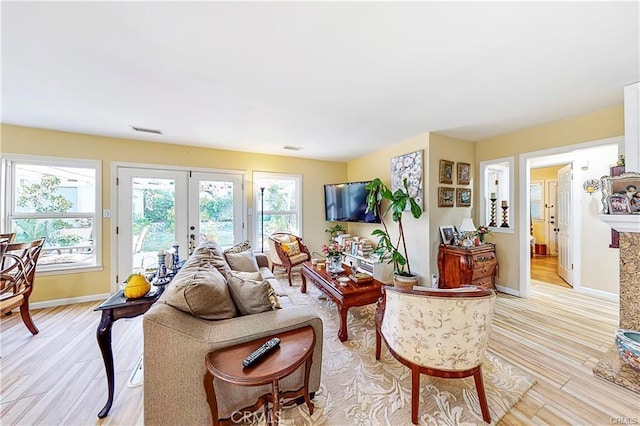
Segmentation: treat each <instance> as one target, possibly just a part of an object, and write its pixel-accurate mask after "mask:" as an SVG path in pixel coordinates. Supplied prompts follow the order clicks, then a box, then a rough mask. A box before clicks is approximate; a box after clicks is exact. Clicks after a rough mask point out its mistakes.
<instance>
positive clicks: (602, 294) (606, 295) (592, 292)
mask: <svg viewBox="0 0 640 426" xmlns="http://www.w3.org/2000/svg"><path fill="white" fill-rule="evenodd" d="M576 293H580V294H586V295H587V296H594V297H599V298H600V299H605V300H609V301H611V302H617V301H618V300H620V295H618V294H616V293H610V292H608V291H602V290H596V289H593V288H584V287H580V290H576Z"/></svg>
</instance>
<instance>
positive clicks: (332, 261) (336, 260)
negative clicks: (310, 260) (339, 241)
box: [329, 254, 342, 272]
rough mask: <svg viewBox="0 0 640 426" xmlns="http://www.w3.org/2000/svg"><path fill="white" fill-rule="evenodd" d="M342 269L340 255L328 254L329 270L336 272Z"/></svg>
mask: <svg viewBox="0 0 640 426" xmlns="http://www.w3.org/2000/svg"><path fill="white" fill-rule="evenodd" d="M341 269H342V255H339V254H334V255H331V256H329V271H331V272H338V271H340V270H341Z"/></svg>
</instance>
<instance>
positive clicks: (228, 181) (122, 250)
mask: <svg viewBox="0 0 640 426" xmlns="http://www.w3.org/2000/svg"><path fill="white" fill-rule="evenodd" d="M116 179H117V180H116V185H117V210H116V211H117V214H116V223H117V226H116V236H115V237H116V244H115V245H116V247H117V255H116V256H115V259H116V266H115V270H116V280H115V282H116V284H117V283H119V282H120V281H122V280H124V278H126V277H127V276H128V275H129V274H131V273H136V272H140V273H145V272H149V271H151V270H154V269H155V268H156V265H157V264H158V260H159V255H160V253H161V252H164V251H171V250H174V247H175V246H177V247H178V252H179V255H180V257H181V258H185V257H186V256H188V255H189V254H191V253H192V251H193V249H194V248H195V247H196V246H197V245H198V244H200V243H201V242H203V241H217V242H218V243H219V244H220V245H221V246H222V247H223V248H226V247H231V246H233V245H234V244H236V243H239V242H241V241H242V240H243V238H244V236H245V231H244V222H245V220H244V216H243V210H244V209H243V205H244V199H245V197H244V189H243V186H244V185H243V180H244V175H243V174H242V173H225V172H214V171H190V170H181V169H175V170H160V169H154V168H145V167H130V166H117V167H116Z"/></svg>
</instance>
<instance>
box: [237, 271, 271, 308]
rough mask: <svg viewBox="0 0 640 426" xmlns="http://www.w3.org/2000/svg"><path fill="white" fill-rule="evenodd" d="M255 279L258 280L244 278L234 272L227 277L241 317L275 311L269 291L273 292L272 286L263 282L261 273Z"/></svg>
mask: <svg viewBox="0 0 640 426" xmlns="http://www.w3.org/2000/svg"><path fill="white" fill-rule="evenodd" d="M258 276H259V277H258ZM254 277H255V278H258V279H257V280H252V279H249V278H248V277H247V278H243V276H242V275H240V274H237V273H236V274H234V273H233V272H231V273H229V275H227V286H228V287H229V293H231V298H232V299H233V302H234V303H235V305H236V307H237V308H238V311H239V312H240V315H252V314H259V313H260V312H265V311H270V310H272V309H273V307H272V305H271V301H270V300H269V289H271V290H273V289H272V288H271V285H270V284H269V283H268V282H267V281H266V280H262V275H260V273H258V274H257V275H256V276H254Z"/></svg>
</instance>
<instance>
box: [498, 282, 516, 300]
mask: <svg viewBox="0 0 640 426" xmlns="http://www.w3.org/2000/svg"><path fill="white" fill-rule="evenodd" d="M496 290H498V291H499V292H500V293H506V294H510V295H511V296H516V297H520V292H519V291H518V290H514V289H512V288H509V287H504V286H501V285H496Z"/></svg>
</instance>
